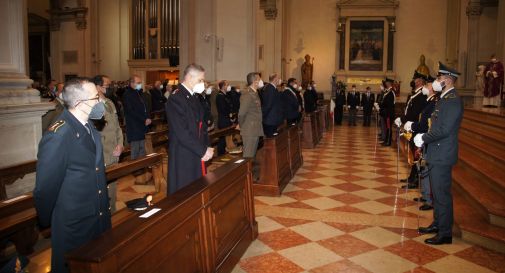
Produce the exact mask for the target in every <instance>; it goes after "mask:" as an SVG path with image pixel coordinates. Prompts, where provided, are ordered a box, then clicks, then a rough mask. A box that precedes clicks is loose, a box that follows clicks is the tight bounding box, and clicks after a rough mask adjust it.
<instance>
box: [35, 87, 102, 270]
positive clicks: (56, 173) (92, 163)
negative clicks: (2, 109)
mask: <svg viewBox="0 0 505 273" xmlns="http://www.w3.org/2000/svg"><path fill="white" fill-rule="evenodd" d="M99 98H100V97H99V96H98V94H97V90H96V87H95V85H94V84H93V83H91V82H89V81H88V80H85V79H73V80H70V81H68V82H67V84H66V85H65V88H64V91H63V101H64V103H65V108H66V109H65V110H64V111H63V113H62V114H61V115H60V117H59V118H58V121H56V122H55V123H54V124H53V125H51V126H50V127H49V129H48V130H47V131H46V132H45V134H44V136H43V137H42V139H41V141H40V143H39V151H38V154H37V159H38V160H37V174H36V175H37V176H36V182H35V189H34V190H33V197H34V200H35V208H36V210H37V215H38V218H39V223H40V225H41V226H43V227H47V226H51V251H52V254H51V272H54V273H59V272H68V267H67V265H66V263H65V257H64V255H65V253H66V252H68V251H70V250H72V249H74V248H77V247H79V246H81V245H83V244H84V243H86V242H88V241H90V240H92V239H93V238H95V237H97V236H98V235H100V234H101V233H103V232H104V231H106V230H108V229H110V227H111V218H110V216H111V215H110V207H109V198H108V197H107V181H106V178H105V166H104V161H103V153H102V142H101V140H100V134H99V133H98V132H97V130H96V129H95V128H94V127H93V126H92V125H91V124H90V122H89V119H100V118H101V117H102V116H103V114H104V111H105V108H104V104H103V102H99Z"/></svg>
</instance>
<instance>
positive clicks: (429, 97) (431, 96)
mask: <svg viewBox="0 0 505 273" xmlns="http://www.w3.org/2000/svg"><path fill="white" fill-rule="evenodd" d="M433 96H435V94H431V95H430V96H428V98H427V99H426V101H429V100H430V99H431V98H433Z"/></svg>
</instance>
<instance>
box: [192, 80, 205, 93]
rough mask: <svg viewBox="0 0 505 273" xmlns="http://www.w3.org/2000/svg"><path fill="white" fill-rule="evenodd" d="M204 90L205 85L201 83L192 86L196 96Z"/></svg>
mask: <svg viewBox="0 0 505 273" xmlns="http://www.w3.org/2000/svg"><path fill="white" fill-rule="evenodd" d="M204 90H205V83H203V82H200V83H197V84H196V85H195V86H193V92H195V93H197V94H201V93H203V91H204Z"/></svg>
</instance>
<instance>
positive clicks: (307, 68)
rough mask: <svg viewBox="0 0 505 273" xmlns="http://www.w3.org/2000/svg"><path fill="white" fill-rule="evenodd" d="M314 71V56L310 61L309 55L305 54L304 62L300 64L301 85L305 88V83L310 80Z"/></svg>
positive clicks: (307, 83)
mask: <svg viewBox="0 0 505 273" xmlns="http://www.w3.org/2000/svg"><path fill="white" fill-rule="evenodd" d="M313 72H314V58H312V63H311V62H310V55H309V54H307V55H305V62H304V63H303V64H302V87H303V89H305V88H307V85H309V83H310V82H311V81H312V73H313Z"/></svg>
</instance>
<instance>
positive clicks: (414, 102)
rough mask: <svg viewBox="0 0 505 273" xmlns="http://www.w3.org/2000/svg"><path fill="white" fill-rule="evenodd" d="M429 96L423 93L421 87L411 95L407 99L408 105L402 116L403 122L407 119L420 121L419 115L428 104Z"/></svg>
mask: <svg viewBox="0 0 505 273" xmlns="http://www.w3.org/2000/svg"><path fill="white" fill-rule="evenodd" d="M427 98H428V97H427V96H426V95H423V93H422V91H421V89H419V90H417V92H416V93H414V95H411V96H410V97H409V99H408V100H407V105H406V106H405V111H404V113H403V115H402V116H401V117H400V119H401V121H402V123H405V122H407V121H418V120H419V115H420V114H421V112H422V111H423V109H424V107H426V104H427V101H426V100H427Z"/></svg>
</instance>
